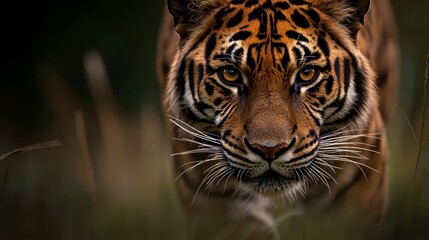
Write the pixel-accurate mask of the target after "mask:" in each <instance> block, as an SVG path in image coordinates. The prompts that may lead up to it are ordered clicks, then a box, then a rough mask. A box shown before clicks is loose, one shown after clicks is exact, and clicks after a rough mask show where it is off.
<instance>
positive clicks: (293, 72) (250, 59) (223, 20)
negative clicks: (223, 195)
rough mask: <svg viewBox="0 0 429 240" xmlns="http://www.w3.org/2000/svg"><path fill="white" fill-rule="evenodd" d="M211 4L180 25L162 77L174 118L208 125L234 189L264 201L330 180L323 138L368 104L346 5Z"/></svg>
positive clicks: (290, 1) (366, 78)
mask: <svg viewBox="0 0 429 240" xmlns="http://www.w3.org/2000/svg"><path fill="white" fill-rule="evenodd" d="M340 2H341V1H340ZM343 2H345V0H344V1H343ZM211 3H212V4H209V7H207V8H208V9H210V10H207V12H205V14H204V15H203V16H200V15H198V13H194V14H193V15H192V14H191V18H190V21H189V23H188V24H187V25H185V24H183V25H181V26H179V27H182V28H183V27H185V26H188V27H189V26H193V28H192V31H187V30H186V29H182V34H181V35H182V39H181V43H180V49H179V52H180V54H179V55H178V57H177V58H176V62H175V64H174V66H173V69H172V71H171V75H170V82H169V84H170V87H169V94H170V95H171V96H172V97H171V98H170V100H169V101H170V102H171V103H172V106H173V109H174V110H173V111H172V112H175V114H173V115H175V116H181V115H187V117H188V119H190V120H191V121H193V122H204V123H207V124H208V125H211V126H212V127H213V126H214V129H215V131H213V132H215V133H216V134H217V135H218V139H219V145H220V149H221V150H220V151H221V154H222V156H223V160H224V161H225V162H226V164H227V166H228V168H229V169H232V170H233V171H234V173H235V176H236V179H237V185H238V186H240V187H242V188H245V189H249V190H251V191H253V192H257V193H261V194H266V195H271V194H273V193H277V192H291V191H297V190H298V191H301V190H303V189H304V188H305V186H307V185H308V184H309V182H315V181H323V182H325V181H329V180H330V178H332V176H331V175H330V173H328V171H329V169H327V168H326V166H328V165H329V164H328V163H327V161H326V153H327V152H329V148H332V146H331V145H329V144H328V142H329V140H328V138H327V137H326V136H329V134H330V132H331V129H334V128H337V129H338V128H341V127H343V126H348V125H350V124H351V125H357V126H358V125H359V124H360V123H362V122H363V121H364V120H363V119H366V118H368V116H369V115H370V111H369V107H368V106H369V105H371V104H373V102H371V101H372V100H371V99H372V98H373V91H374V90H373V89H374V84H373V82H374V81H373V79H372V78H373V74H372V71H371V69H370V68H369V67H368V66H367V64H366V60H365V59H364V57H363V56H362V54H360V52H359V50H358V49H357V46H356V36H355V32H353V31H354V30H353V29H352V28H353V27H355V25H352V24H351V23H350V22H352V21H353V20H352V18H351V15H348V14H350V13H349V12H348V11H350V8H348V7H345V6H346V5H344V4H343V5H341V4H337V5H335V3H329V1H326V0H324V1H321V0H319V1H317V0H314V1H299V0H264V1H255V0H247V1H245V0H230V1H211ZM328 3H329V4H331V5H335V6H330V7H326V6H323V4H328ZM351 12H352V11H351ZM333 14H334V15H335V14H338V16H333ZM362 16H363V15H362ZM192 17H193V19H192ZM343 17H344V19H341V18H343ZM175 20H176V22H177V21H179V23H180V19H179V20H178V19H177V17H176V19H175ZM359 24H360V23H359ZM176 27H177V26H176ZM348 28H349V29H348ZM331 134H332V133H331ZM324 146H325V147H324ZM326 146H329V147H326Z"/></svg>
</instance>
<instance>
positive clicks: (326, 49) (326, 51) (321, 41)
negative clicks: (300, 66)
mask: <svg viewBox="0 0 429 240" xmlns="http://www.w3.org/2000/svg"><path fill="white" fill-rule="evenodd" d="M317 46H318V47H319V48H320V49H321V50H322V52H323V54H324V55H325V56H326V58H328V57H329V53H330V52H329V46H328V43H327V42H326V40H325V39H324V38H323V37H321V36H319V38H318V39H317Z"/></svg>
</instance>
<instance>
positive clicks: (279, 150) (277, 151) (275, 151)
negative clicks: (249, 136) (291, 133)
mask: <svg viewBox="0 0 429 240" xmlns="http://www.w3.org/2000/svg"><path fill="white" fill-rule="evenodd" d="M294 142H295V139H294V140H293V141H292V142H291V143H289V144H287V143H282V144H279V145H276V146H264V145H260V144H257V143H254V144H250V143H249V142H247V141H246V145H247V147H248V148H249V149H250V150H251V151H253V152H254V153H256V154H258V155H259V156H261V157H262V158H263V159H264V160H266V161H268V162H271V161H273V160H275V159H276V158H278V157H280V156H281V155H282V154H284V153H285V152H287V151H288V150H289V149H290V147H291V146H292V145H293V143H294Z"/></svg>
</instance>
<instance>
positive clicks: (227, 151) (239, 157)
mask: <svg viewBox="0 0 429 240" xmlns="http://www.w3.org/2000/svg"><path fill="white" fill-rule="evenodd" d="M222 149H223V151H225V152H226V153H227V154H228V155H230V156H232V157H234V158H237V159H240V160H242V161H243V162H246V163H252V164H253V162H251V161H250V160H249V159H247V158H244V157H242V156H240V155H238V154H236V153H233V152H231V151H230V150H229V149H228V148H226V147H224V146H223V145H222ZM234 163H235V162H234Z"/></svg>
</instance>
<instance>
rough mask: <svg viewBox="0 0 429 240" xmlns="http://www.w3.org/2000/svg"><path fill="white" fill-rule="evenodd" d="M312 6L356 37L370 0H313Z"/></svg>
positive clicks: (353, 37)
mask: <svg viewBox="0 0 429 240" xmlns="http://www.w3.org/2000/svg"><path fill="white" fill-rule="evenodd" d="M313 6H315V7H316V8H318V9H320V10H321V11H322V12H324V13H326V14H328V15H329V16H331V17H332V18H333V19H335V20H337V21H339V22H340V23H341V24H342V25H344V26H345V27H346V28H347V29H349V31H350V35H351V37H352V39H356V37H357V33H358V31H359V30H360V29H361V28H362V25H363V22H364V17H365V15H366V14H367V13H368V11H369V9H370V7H371V0H335V1H332V0H314V2H313Z"/></svg>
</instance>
